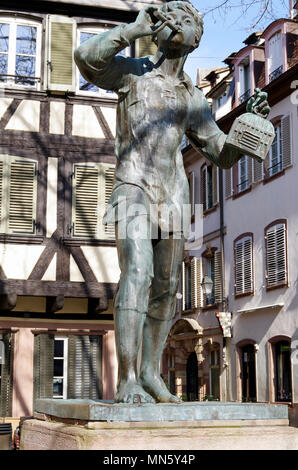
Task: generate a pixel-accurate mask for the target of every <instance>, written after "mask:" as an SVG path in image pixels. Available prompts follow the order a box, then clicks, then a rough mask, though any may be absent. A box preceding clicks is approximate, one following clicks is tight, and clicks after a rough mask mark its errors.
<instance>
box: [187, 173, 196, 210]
mask: <svg viewBox="0 0 298 470" xmlns="http://www.w3.org/2000/svg"><path fill="white" fill-rule="evenodd" d="M188 181H189V195H190V206H191V216H193V215H195V204H196V196H195V191H196V186H195V183H196V174H195V172H194V171H192V172H191V173H190V175H189V178H188Z"/></svg>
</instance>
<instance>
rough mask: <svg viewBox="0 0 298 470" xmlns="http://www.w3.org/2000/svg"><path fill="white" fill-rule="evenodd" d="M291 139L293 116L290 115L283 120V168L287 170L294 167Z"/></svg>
mask: <svg viewBox="0 0 298 470" xmlns="http://www.w3.org/2000/svg"><path fill="white" fill-rule="evenodd" d="M291 139H292V136H291V115H290V114H288V115H286V116H284V117H283V118H282V120H281V148H282V168H287V167H289V166H290V165H292V140H291Z"/></svg>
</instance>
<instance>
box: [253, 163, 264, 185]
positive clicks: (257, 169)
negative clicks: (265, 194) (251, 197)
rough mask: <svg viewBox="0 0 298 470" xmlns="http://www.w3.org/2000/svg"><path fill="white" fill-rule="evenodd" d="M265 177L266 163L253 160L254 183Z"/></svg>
mask: <svg viewBox="0 0 298 470" xmlns="http://www.w3.org/2000/svg"><path fill="white" fill-rule="evenodd" d="M263 178H264V163H263V162H258V161H257V160H255V159H254V160H253V183H259V182H260V181H262V180H263Z"/></svg>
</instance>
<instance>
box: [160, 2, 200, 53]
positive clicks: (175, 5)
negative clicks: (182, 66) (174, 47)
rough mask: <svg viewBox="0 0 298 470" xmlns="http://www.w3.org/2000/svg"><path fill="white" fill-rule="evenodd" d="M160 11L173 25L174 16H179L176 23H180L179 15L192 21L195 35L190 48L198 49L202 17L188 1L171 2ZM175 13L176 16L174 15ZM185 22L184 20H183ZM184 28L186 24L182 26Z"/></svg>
mask: <svg viewBox="0 0 298 470" xmlns="http://www.w3.org/2000/svg"><path fill="white" fill-rule="evenodd" d="M160 11H161V12H162V13H163V14H164V15H165V16H167V17H169V18H170V19H171V20H172V21H173V23H175V20H176V16H179V17H180V18H178V19H177V21H181V15H184V16H185V18H186V17H190V18H191V19H192V21H193V25H194V28H195V34H194V41H193V42H192V44H191V46H192V49H195V48H196V47H198V45H199V43H200V40H201V37H202V35H203V32H204V22H203V17H202V15H201V14H200V13H199V12H198V10H196V8H195V7H194V6H193V5H192V4H191V3H189V2H188V1H181V0H180V1H171V2H167V3H165V4H164V5H163V6H162V7H161V8H160ZM175 12H176V14H177V15H176V14H175ZM185 21H186V20H185ZM183 26H185V27H186V23H185V24H184V25H183V24H182V28H183Z"/></svg>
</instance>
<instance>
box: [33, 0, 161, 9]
mask: <svg viewBox="0 0 298 470" xmlns="http://www.w3.org/2000/svg"><path fill="white" fill-rule="evenodd" d="M41 1H47V2H52V3H65V4H69V5H79V6H86V7H93V8H94V7H95V8H108V9H115V10H128V11H138V10H141V9H142V8H144V7H145V6H146V5H157V6H159V5H162V4H163V3H164V2H165V0H136V1H135V0H41Z"/></svg>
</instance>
